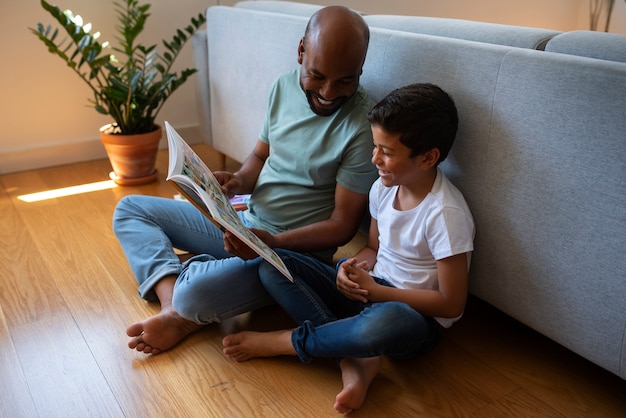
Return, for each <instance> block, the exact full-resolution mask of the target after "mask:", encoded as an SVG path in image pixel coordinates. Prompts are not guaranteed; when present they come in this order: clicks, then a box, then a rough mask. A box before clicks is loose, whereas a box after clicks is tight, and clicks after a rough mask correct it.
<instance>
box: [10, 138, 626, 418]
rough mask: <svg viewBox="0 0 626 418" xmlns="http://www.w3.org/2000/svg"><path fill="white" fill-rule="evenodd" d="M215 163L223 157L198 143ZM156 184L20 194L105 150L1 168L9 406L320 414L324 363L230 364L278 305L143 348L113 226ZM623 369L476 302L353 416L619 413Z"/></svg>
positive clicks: (330, 371)
mask: <svg viewBox="0 0 626 418" xmlns="http://www.w3.org/2000/svg"><path fill="white" fill-rule="evenodd" d="M196 149H197V150H198V152H199V153H200V154H201V155H203V156H204V158H205V161H207V164H208V165H209V166H210V167H211V166H212V167H215V166H216V164H217V162H218V159H217V156H216V155H215V154H214V153H213V152H211V150H210V149H209V148H208V147H206V146H197V147H196ZM166 159H167V156H166V155H165V153H163V152H162V153H161V154H160V155H159V170H160V175H159V181H158V182H155V183H153V184H150V185H146V186H138V187H116V188H113V189H108V190H103V191H97V192H91V193H85V194H79V195H74V196H67V197H61V198H55V199H49V200H44V201H40V202H34V203H26V202H23V201H21V200H18V198H17V197H18V196H19V195H23V194H26V193H32V192H39V191H43V190H48V189H56V188H61V187H67V186H73V185H78V184H84V183H91V182H97V181H103V180H107V179H108V173H109V171H110V166H109V163H108V161H106V160H105V161H95V162H88V163H81V164H75V165H70V166H64V167H58V168H50V169H44V170H37V171H28V172H22V173H16V174H8V175H3V176H0V213H1V218H0V240H1V242H2V246H1V247H0V248H1V250H0V275H1V276H0V277H1V278H0V416H2V417H11V418H13V417H260V416H264V417H325V416H336V415H337V414H336V413H335V412H334V410H333V408H332V406H333V402H334V397H335V395H336V393H337V392H339V390H340V389H341V381H340V374H339V371H338V370H337V368H336V367H335V366H334V365H333V364H332V363H331V362H328V361H315V362H314V363H312V364H309V365H303V364H300V363H299V362H298V361H297V360H296V359H294V358H273V359H258V360H252V361H249V362H246V363H235V362H232V361H230V360H229V359H227V358H226V357H224V356H223V354H222V353H221V344H220V341H221V338H222V336H223V335H225V333H227V332H230V331H232V330H236V329H242V328H250V329H258V330H267V329H273V328H280V327H284V326H286V325H288V324H289V321H288V320H287V319H286V318H285V316H284V314H283V313H282V312H281V311H280V310H279V309H267V310H264V311H259V312H254V313H252V314H248V315H242V316H241V317H238V318H236V319H233V320H229V321H227V322H225V323H222V324H219V325H213V326H209V327H207V328H205V329H204V330H202V331H201V332H199V333H197V334H195V335H192V336H191V337H189V338H188V339H186V340H185V341H183V343H181V344H180V345H179V346H177V347H176V348H175V349H173V350H171V351H170V352H166V353H164V354H161V355H159V356H154V357H151V356H145V355H143V354H139V353H137V352H135V351H132V350H130V349H128V348H127V346H126V343H127V337H126V335H125V333H124V330H125V328H126V326H127V325H128V324H130V323H132V322H134V321H137V320H140V319H143V318H145V317H146V316H148V315H151V314H153V313H155V312H157V310H158V307H157V306H155V305H151V304H147V303H145V302H144V301H142V300H141V299H140V298H139V297H138V296H137V292H136V284H135V280H134V279H133V277H132V275H131V271H130V269H129V268H128V265H127V264H126V260H125V258H124V255H123V254H122V251H121V249H120V247H119V245H118V243H117V241H116V239H115V236H114V235H113V232H112V230H111V216H112V213H113V209H114V206H115V204H116V202H117V201H118V200H119V199H120V198H121V197H122V196H124V195H126V194H131V193H141V194H150V195H161V196H172V195H173V194H174V189H173V188H171V186H169V185H168V184H166V183H165V182H164V177H165V175H164V173H165V171H166V165H167V163H166ZM625 398H626V381H624V380H622V379H620V378H618V377H616V376H615V375H613V374H611V373H609V372H607V371H605V370H603V369H601V368H599V367H597V366H595V365H593V364H591V363H589V362H587V361H586V360H583V359H581V358H580V357H578V356H577V355H575V354H573V353H571V352H569V351H568V350H566V349H564V348H562V347H560V346H558V345H557V344H555V343H553V342H551V341H550V340H548V339H546V338H544V337H542V336H540V335H538V334H537V333H535V332H533V331H531V330H529V329H528V328H526V327H524V326H522V325H520V324H519V323H517V322H516V321H514V320H512V319H510V318H508V317H507V316H505V315H503V314H501V313H499V312H497V311H496V310H494V309H492V308H491V307H489V306H487V305H485V304H484V303H482V302H481V301H479V300H477V299H474V298H470V300H469V303H468V307H467V311H466V314H465V316H464V318H463V319H462V320H461V321H460V322H458V323H457V324H456V325H455V326H454V327H452V328H451V329H449V330H447V331H446V332H445V334H444V337H443V340H442V341H441V343H440V344H439V345H438V346H437V347H436V349H435V350H434V351H432V352H431V353H429V354H427V355H425V356H423V357H421V358H419V359H416V360H414V361H409V362H393V361H389V360H387V359H385V362H384V366H383V371H382V373H381V374H380V375H379V376H378V377H377V378H376V379H375V380H374V382H373V384H372V386H371V388H370V393H369V396H368V399H367V401H366V403H365V405H364V406H363V408H362V409H361V410H359V411H357V412H356V413H354V414H352V415H354V416H356V417H409V416H411V417H417V416H424V417H440V416H441V417H444V416H445V417H451V416H455V417H456V416H458V417H465V416H467V417H496V416H498V417H594V418H595V417H624V416H626V400H625Z"/></svg>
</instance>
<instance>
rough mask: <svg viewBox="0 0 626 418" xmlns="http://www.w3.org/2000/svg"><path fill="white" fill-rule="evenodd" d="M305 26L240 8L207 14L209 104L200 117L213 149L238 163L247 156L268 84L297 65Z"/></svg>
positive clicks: (214, 9) (294, 20) (264, 105)
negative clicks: (206, 122)
mask: <svg viewBox="0 0 626 418" xmlns="http://www.w3.org/2000/svg"><path fill="white" fill-rule="evenodd" d="M251 21H254V24H253V25H251V24H250V22H251ZM307 22H308V17H300V16H290V15H286V14H278V13H269V12H261V11H257V10H250V9H245V8H233V7H226V6H215V7H210V8H209V9H208V11H207V34H208V39H207V42H208V66H209V68H208V86H207V88H208V90H209V91H210V96H209V97H210V103H209V104H208V106H209V110H207V111H208V112H209V114H208V115H205V116H203V117H208V118H209V120H210V125H211V127H210V135H211V138H212V145H213V147H214V148H216V149H217V150H219V151H221V152H223V153H224V154H226V155H228V156H230V157H232V158H234V159H235V160H237V161H243V160H244V159H245V158H246V157H247V156H248V154H249V153H250V152H251V151H252V149H253V148H254V145H255V144H256V141H257V139H258V138H259V133H260V131H261V126H262V124H263V120H264V117H265V109H266V108H267V98H268V96H269V89H270V87H271V85H272V83H273V82H274V80H275V79H276V78H277V77H278V76H279V75H280V74H282V73H283V72H285V71H287V70H289V69H292V68H296V67H297V66H298V61H297V58H298V54H297V52H298V42H299V40H300V38H302V36H303V35H304V30H305V27H306V24H307ZM204 65H206V64H204ZM199 76H202V74H199ZM242 143H243V144H244V145H243V146H242Z"/></svg>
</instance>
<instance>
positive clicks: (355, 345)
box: [259, 250, 440, 363]
mask: <svg viewBox="0 0 626 418" xmlns="http://www.w3.org/2000/svg"><path fill="white" fill-rule="evenodd" d="M277 253H278V254H279V255H280V257H281V258H282V260H283V261H284V262H285V264H286V265H287V268H288V269H289V270H290V271H291V273H292V275H293V276H294V279H295V283H292V282H290V281H289V280H287V279H286V278H285V277H283V276H282V275H281V274H280V273H279V272H278V271H277V270H276V269H275V268H274V267H273V266H271V265H270V264H269V263H267V262H262V263H261V265H260V267H259V276H260V278H261V282H262V283H263V285H264V286H265V288H266V289H267V291H268V292H269V293H270V294H271V295H272V296H273V297H274V299H275V300H276V302H278V303H279V304H280V305H281V306H282V307H283V309H285V311H287V313H289V315H290V316H291V317H292V318H293V319H294V320H295V321H296V322H297V323H298V324H299V326H298V327H297V328H296V329H295V330H294V332H293V333H292V337H291V341H292V344H293V346H294V348H295V350H296V353H297V354H298V357H299V358H300V360H301V361H303V362H305V363H308V362H310V361H311V360H312V359H313V358H315V357H327V358H335V359H340V358H343V357H373V356H377V355H383V354H384V355H388V356H390V357H394V358H400V359H408V358H412V357H415V356H417V355H419V354H422V353H424V352H426V351H428V350H429V349H430V348H432V347H433V346H434V345H435V344H436V342H437V341H438V339H439V335H440V332H439V328H440V326H439V325H438V324H437V322H436V321H435V320H434V319H433V318H431V317H425V316H423V315H421V314H420V313H419V312H417V311H416V310H415V309H413V308H411V307H410V306H409V305H407V304H405V303H402V302H380V303H362V302H357V301H353V300H351V299H348V298H346V297H345V296H343V295H342V294H341V293H340V292H339V291H338V290H337V286H336V282H335V277H336V276H335V269H334V268H333V267H331V266H328V265H326V264H324V263H323V262H321V261H318V260H316V259H314V258H312V257H309V256H306V255H303V254H299V253H296V252H292V251H287V250H277ZM376 280H377V281H378V283H380V284H382V285H386V286H390V284H389V283H388V282H386V281H385V280H382V279H376Z"/></svg>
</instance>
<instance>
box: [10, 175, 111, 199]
mask: <svg viewBox="0 0 626 418" xmlns="http://www.w3.org/2000/svg"><path fill="white" fill-rule="evenodd" d="M114 187H117V184H115V182H114V181H113V180H105V181H98V182H95V183H87V184H79V185H77V186H70V187H62V188H60V189H53V190H44V191H43V192H37V193H30V194H24V195H21V196H18V197H17V198H18V199H19V200H21V201H24V202H28V203H31V202H39V201H41V200H47V199H55V198H57V197H65V196H72V195H76V194H81V193H89V192H95V191H98V190H106V189H112V188H114Z"/></svg>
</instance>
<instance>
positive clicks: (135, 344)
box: [126, 306, 204, 355]
mask: <svg viewBox="0 0 626 418" xmlns="http://www.w3.org/2000/svg"><path fill="white" fill-rule="evenodd" d="M203 326H204V325H198V324H196V323H195V322H192V321H188V320H186V319H184V318H183V317H181V316H180V315H178V313H177V312H176V311H175V310H174V308H172V307H171V306H168V307H165V308H162V309H161V312H159V313H158V314H156V315H154V316H151V317H150V318H148V319H145V320H143V321H141V322H135V323H134V324H132V325H131V326H129V327H128V328H127V329H126V335H128V336H129V337H131V339H130V341H129V342H128V347H130V348H132V349H134V350H137V351H139V352H143V353H145V354H153V355H156V354H159V353H162V352H163V351H165V350H169V349H170V348H172V347H174V346H175V345H176V344H178V343H179V342H181V341H182V340H183V339H184V338H185V337H186V336H188V335H189V334H191V333H193V332H195V331H197V330H199V329H200V328H202V327H203Z"/></svg>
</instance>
